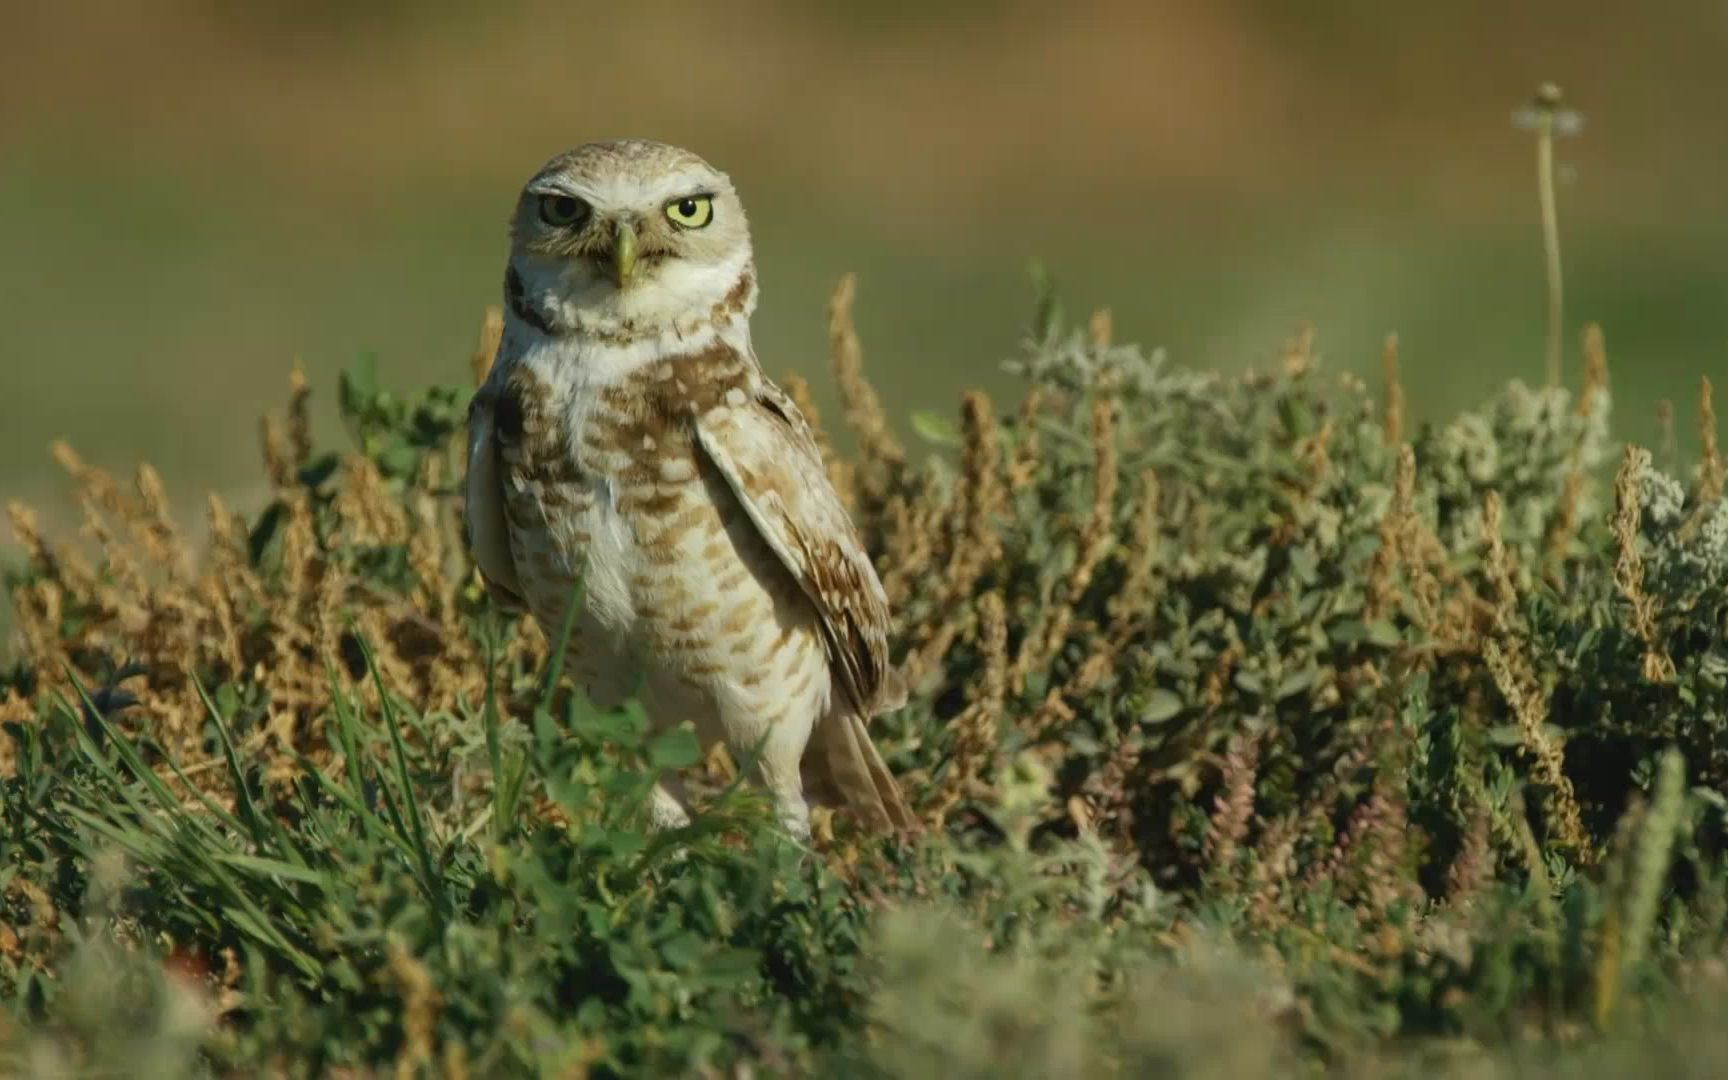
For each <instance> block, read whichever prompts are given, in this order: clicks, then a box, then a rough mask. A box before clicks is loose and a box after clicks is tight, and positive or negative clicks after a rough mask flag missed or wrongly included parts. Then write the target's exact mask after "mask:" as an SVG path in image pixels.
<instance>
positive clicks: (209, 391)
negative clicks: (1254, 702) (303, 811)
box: [0, 0, 1728, 520]
mask: <svg viewBox="0 0 1728 1080" xmlns="http://www.w3.org/2000/svg"><path fill="white" fill-rule="evenodd" d="M1725 57H1728V6H1724V5H1723V4H1722V3H1720V2H1719V0H1695V2H1687V0H1668V2H1659V3H1653V4H1646V5H1641V6H1635V5H1631V4H1627V3H1624V2H1617V0H1574V2H1570V3H1560V2H1550V0H1532V2H1526V3H1522V4H1517V5H1507V4H1504V3H1499V2H1492V3H1491V2H1488V0H1455V2H1453V3H1449V4H1443V5H1442V4H1414V3H1404V4H1385V3H1376V2H1370V0H1308V2H1306V3H1303V4H1291V3H1276V2H1273V0H1186V2H1179V3H1178V2H1165V3H1092V4H1086V3H1069V4H1054V3H1049V2H1025V3H992V2H988V0H968V2H963V3H957V4H949V5H931V4H913V3H905V2H899V0H895V2H875V3H869V4H862V3H860V4H840V3H833V2H829V3H791V2H781V3H773V2H755V3H753V2H748V0H745V2H728V3H725V4H712V3H708V4H698V3H690V4H676V5H674V4H655V3H642V2H636V0H632V2H630V3H611V4H584V3H571V2H562V3H534V2H507V0H501V2H496V3H492V4H488V5H463V4H457V3H454V2H441V3H422V4H411V3H408V2H406V0H399V2H395V3H372V4H346V3H340V2H337V0H320V2H299V3H291V2H288V0H275V2H265V0H258V2H252V3H243V2H238V0H156V2H144V0H130V2H126V0H113V2H107V3H99V2H89V0H85V2H77V3H64V4H58V5H50V4H24V3H21V2H18V0H7V2H5V3H3V4H0V320H3V324H4V337H3V339H0V340H3V341H4V346H3V347H4V349H5V356H4V360H3V362H0V407H3V411H0V498H12V497H22V498H25V499H28V500H30V501H33V502H36V503H38V504H40V505H42V507H43V508H44V510H45V511H46V512H47V513H48V514H49V516H50V517H51V518H54V519H61V520H69V517H68V508H67V506H66V504H65V502H64V495H63V484H62V481H61V478H60V477H59V475H58V474H57V472H56V471H55V470H54V468H53V466H52V464H51V462H50V461H49V458H48V455H47V452H46V445H47V443H48V441H49V440H50V439H52V438H57V437H59V438H65V439H68V440H70V441H71V442H72V443H73V444H74V445H75V446H77V447H78V448H79V449H80V450H81V451H82V452H84V453H85V454H86V455H87V456H88V457H90V458H91V459H93V460H95V461H97V462H99V463H103V464H107V465H111V466H115V467H122V468H125V467H129V466H130V464H131V463H133V462H135V461H137V460H138V459H149V460H151V461H153V462H155V463H156V464H157V465H158V466H159V467H161V468H162V469H163V471H164V473H165V474H166V476H167V479H168V482H169V485H170V488H171V489H172V490H173V492H174V494H175V496H176V497H177V499H178V500H179V501H180V503H181V505H182V506H183V507H185V508H186V510H187V511H188V512H192V511H194V508H196V507H197V506H198V505H199V504H200V502H201V493H202V492H203V491H205V490H208V489H214V490H218V491H221V492H223V493H225V494H226V495H227V496H228V497H229V498H231V499H233V500H234V501H235V502H236V503H237V504H238V505H239V506H240V507H242V508H245V509H247V510H251V509H255V507H256V501H257V498H258V494H259V493H258V490H257V486H256V485H257V480H258V477H259V475H260V474H259V469H258V467H257V465H256V461H257V454H256V450H255V445H256V422H257V416H258V414H259V413H260V412H261V411H263V410H265V409H266V408H273V407H276V406H278V405H279V403H280V402H281V400H282V399H283V390H284V387H285V385H286V376H287V373H288V370H289V366H290V364H291V362H292V361H293V360H294V358H295V357H301V358H303V359H304V361H305V364H306V367H307V369H308V371H309V372H310V373H311V374H312V376H313V379H314V385H315V387H317V388H318V389H319V391H321V392H320V394H319V396H318V397H317V398H316V399H315V400H316V401H317V402H318V404H319V410H320V417H321V420H320V422H321V423H323V424H324V425H326V428H327V430H333V429H334V421H333V417H332V416H331V413H332V412H333V406H332V399H333V397H334V394H333V390H334V379H335V373H336V372H337V371H338V370H339V369H340V368H341V367H342V366H343V365H344V364H346V363H348V362H349V361H351V360H352V359H353V358H354V357H355V356H356V355H357V354H358V353H359V352H360V351H362V350H371V351H376V352H377V353H378V354H379V355H380V358H381V366H382V370H383V371H384V373H385V376H386V377H387V378H388V379H389V380H391V381H392V382H394V383H399V384H403V385H407V384H418V383H424V382H429V381H455V380H461V379H464V378H466V373H467V355H468V352H469V350H470V348H471V346H472V342H473V340H474V337H475V332H476V327H477V323H478V319H479V315H480V312H481V310H482V308H483V306H484V305H486V304H488V303H491V302H494V301H495V300H496V298H497V296H498V293H499V284H500V277H501V272H502V258H503V253H504V244H505V238H504V223H505V215H506V214H507V212H508V211H509V209H510V207H511V205H512V202H513V200H514V198H515V194H516V190H517V187H518V186H519V185H520V183H521V182H522V181H523V180H524V179H525V178H526V177H527V176H528V175H529V174H531V173H532V172H533V171H534V170H535V169H536V168H537V167H538V166H539V165H540V164H541V163H542V162H543V161H544V160H545V159H546V158H548V157H550V156H551V155H552V154H553V153H555V152H557V151H559V150H561V149H563V148H564V147H566V146H569V145H572V144H575V143H579V142H582V141H585V140H588V139H593V138H600V137H608V136H616V135H643V136H650V137H655V138H660V139H664V140H667V141H671V142H676V143H680V144H683V145H686V146H689V147H691V148H693V149H695V150H697V151H698V152H700V153H702V154H703V155H705V156H706V157H708V158H709V159H710V160H711V161H713V162H715V163H716V164H718V165H719V166H721V167H722V168H724V169H727V170H728V171H729V172H731V173H732V175H733V177H734V179H735V180H736V181H737V183H738V184H739V186H740V187H741V189H742V191H743V193H744V196H745V199H746V203H747V205H748V207H749V208H750V211H751V216H752V222H753V226H754V229H755V234H756V240H757V250H758V255H759V262H760V267H761V276H762V280H763V284H764V300H763V304H762V307H761V310H760V313H759V315H758V317H757V328H758V348H759V352H760V353H761V355H762V357H763V360H764V363H765V364H766V366H767V367H768V368H769V370H770V372H771V373H774V374H779V373H781V372H783V371H785V370H788V369H799V370H803V371H806V372H811V373H813V374H815V375H816V376H817V380H816V381H817V385H818V390H819V393H820V394H821V395H823V396H822V398H821V399H820V400H822V401H824V402H828V403H831V402H832V396H831V392H830V388H829V386H828V384H827V381H826V377H825V362H826V359H825V345H824V316H823V302H824V298H825V296H826V294H827V292H828V291H829V289H830V288H831V286H832V285H833V283H834V281H835V279H836V278H837V277H838V276H839V275H840V274H841V273H842V272H844V271H847V270H856V271H858V272H859V274H860V275H861V280H860V294H859V310H858V314H859V321H860V329H861V332H862V334H863V336H864V341H865V347H866V352H867V360H868V363H869V366H870V369H871V371H872V372H873V374H874V375H875V377H876V379H877V380H878V382H879V383H880V385H881V387H882V389H883V391H884V394H885V396H886V398H887V399H888V401H889V403H890V404H891V405H892V406H893V407H894V408H895V409H896V410H897V411H898V412H899V413H900V414H902V415H904V414H905V413H906V412H908V411H910V410H912V409H914V408H926V407H929V408H946V407H948V406H950V405H951V404H952V403H953V402H954V401H955V400H956V398H957V395H958V394H959V392H960V391H961V390H962V389H963V388H965V387H969V386H974V385H985V386H990V387H1005V386H1006V385H1007V380H1006V379H1005V378H1004V377H1003V376H1001V375H1000V374H999V371H998V367H999V362H1000V361H1001V360H1002V359H1003V358H1005V357H1007V356H1009V355H1011V354H1012V353H1013V351H1014V349H1015V347H1016V344H1017V340H1018V337H1019V335H1020V333H1021V330H1022V328H1023V327H1024V325H1025V322H1026V318H1027V315H1028V314H1029V312H1030V307H1031V302H1030V292H1029V286H1028V283H1027V277H1026V269H1025V268H1026V263H1027V260H1028V258H1029V257H1032V256H1038V257H1041V258H1042V259H1043V260H1044V261H1045V263H1046V264H1047V265H1048V267H1049V268H1050V270H1051V272H1052V273H1053V275H1054V276H1055V278H1056V279H1057V281H1058V283H1059V285H1060V287H1061V289H1062V292H1063V295H1064V298H1065V300H1066V301H1067V304H1068V306H1069V308H1070V310H1071V311H1074V312H1075V313H1077V314H1084V312H1085V310H1086V309H1087V308H1089V307H1092V306H1109V307H1111V308H1112V309H1113V310H1114V312H1115V315H1116V324H1117V327H1118V332H1119V335H1120V336H1122V337H1125V338H1132V339H1134V340H1139V341H1142V342H1144V343H1146V344H1148V345H1163V346H1166V347H1168V349H1169V350H1170V352H1171V354H1172V356H1173V357H1174V358H1175V359H1176V360H1178V361H1179V362H1183V363H1188V364H1196V365H1213V366H1224V367H1241V366H1244V365H1247V364H1253V363H1265V362H1267V361H1269V360H1270V359H1272V358H1274V357H1275V356H1276V355H1277V354H1278V352H1279V350H1280V348H1281V345H1282V343H1283V341H1284V340H1285V339H1286V338H1288V337H1289V336H1291V335H1292V333H1293V332H1294V331H1295V329H1296V327H1297V326H1298V324H1299V323H1301V322H1302V321H1303V320H1310V321H1312V322H1313V323H1315V324H1316V325H1317V327H1318V329H1319V344H1320V348H1321V351H1322V353H1323V354H1324V355H1325V356H1326V358H1327V361H1328V362H1329V363H1331V364H1333V365H1335V366H1348V367H1352V368H1356V369H1359V370H1362V371H1364V372H1366V373H1370V374H1371V375H1372V377H1373V378H1375V379H1376V380H1377V377H1378V376H1377V371H1378V354H1379V343H1380V340H1381V338H1382V337H1383V335H1384V334H1385V333H1387V332H1388V331H1393V330H1396V331H1398V332H1399V334H1400V336H1401V338H1402V342H1403V357H1404V365H1405V371H1406V379H1407V384H1408V387H1409V390H1410V396H1411V399H1412V407H1413V408H1414V409H1415V410H1416V411H1417V412H1418V414H1419V415H1421V416H1423V417H1429V418H1435V417H1441V416H1444V415H1446V414H1448V413H1451V412H1453V411H1455V410H1457V409H1458V408H1461V407H1464V406H1467V405H1469V404H1472V403H1474V402H1476V401H1478V400H1480V399H1482V398H1483V397H1484V396H1485V395H1487V394H1488V393H1490V392H1491V390H1492V389H1493V388H1494V387H1495V386H1496V385H1497V384H1498V383H1499V382H1501V381H1502V380H1503V379H1504V378H1505V377H1507V376H1509V375H1515V374H1516V375H1522V376H1524V377H1526V378H1529V379H1532V380H1536V379H1539V378H1540V377H1541V364H1542V335H1543V278H1542V260H1541V241H1540V233H1539V231H1538V224H1537V222H1538V218H1537V203H1536V195H1535V179H1534V172H1535V170H1534V158H1535V153H1534V142H1533V138H1532V137H1531V135H1530V134H1529V133H1527V132H1524V131H1519V130H1516V129H1515V128H1514V127H1513V125H1512V122H1511V113H1512V111H1513V110H1514V109H1515V108H1516V107H1517V106H1519V105H1520V104H1521V103H1522V102H1523V101H1524V100H1525V99H1527V98H1528V97H1529V95H1530V93H1531V91H1532V90H1533V89H1534V87H1535V86H1536V84H1537V83H1538V82H1540V81H1542V80H1548V79H1551V80H1554V81H1556V82H1559V83H1560V84H1561V85H1562V86H1564V87H1565V89H1566V91H1567V94H1568V101H1569V102H1570V103H1571V104H1573V105H1575V106H1576V107H1577V108H1579V109H1580V110H1581V111H1582V112H1583V113H1584V114H1585V117H1586V119H1587V121H1588V126H1587V128H1586V130H1585V132H1584V134H1583V135H1582V136H1581V137H1579V138H1574V139H1569V140H1566V141H1565V142H1563V143H1562V144H1561V149H1560V154H1561V161H1562V163H1563V165H1564V168H1565V172H1566V174H1567V176H1568V177H1569V180H1568V182H1566V183H1564V184H1563V185H1562V187H1561V190H1560V201H1561V215H1562V224H1563V232H1564V238H1565V263H1566V284H1567V290H1568V291H1567V301H1568V307H1567V322H1568V361H1569V368H1570V369H1571V370H1573V371H1575V370H1576V364H1577V353H1578V350H1577V344H1576V343H1577V337H1578V330H1579V328H1580V327H1581V326H1582V324H1583V323H1584V322H1585V321H1587V320H1596V321H1600V322H1601V323H1602V324H1603V325H1604V327H1605V330H1606V332H1607V337H1608V343H1609V348H1610V354H1611V359H1612V364H1613V371H1614V378H1615V389H1616V393H1617V407H1618V408H1619V409H1620V410H1621V417H1620V423H1621V426H1620V431H1621V432H1622V433H1623V434H1625V435H1627V436H1629V437H1635V438H1640V439H1643V440H1645V441H1655V439H1656V437H1657V435H1656V431H1657V427H1656V422H1655V419H1654V417H1655V411H1656V403H1657V402H1658V401H1659V400H1661V399H1672V400H1673V401H1674V403H1675V405H1676V408H1677V411H1678V415H1679V417H1680V428H1681V435H1682V439H1683V440H1686V441H1688V442H1689V441H1691V439H1692V421H1691V419H1690V418H1691V416H1692V411H1693V408H1694V404H1693V403H1694V401H1695V396H1696V386H1697V377H1698V376H1699V375H1700V374H1705V373H1710V372H1716V373H1718V374H1728V309H1725V307H1724V301H1725V300H1728V273H1725V272H1724V269H1723V262H1724V258H1723V253H1724V251H1725V250H1728V248H1725V241H1728V183H1725V182H1724V180H1725V178H1728V125H1724V124H1723V122H1722V120H1721V108H1722V104H1723V102H1724V101H1725V100H1728V75H1725V73H1724V68H1725V67H1728V64H1725V61H1724V58H1725ZM1722 381H1724V382H1728V378H1725V379H1723V380H1722Z"/></svg>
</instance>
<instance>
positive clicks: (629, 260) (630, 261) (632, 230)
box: [612, 219, 636, 289]
mask: <svg viewBox="0 0 1728 1080" xmlns="http://www.w3.org/2000/svg"><path fill="white" fill-rule="evenodd" d="M635 276H636V226H635V225H634V224H633V223H631V222H630V221H629V220H627V219H623V220H619V221H618V222H617V223H615V224H614V225H613V226H612V280H613V281H615V282H617V283H618V287H619V288H620V289H622V288H623V287H624V286H626V285H628V284H630V279H631V278H633V277H635Z"/></svg>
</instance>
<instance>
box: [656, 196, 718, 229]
mask: <svg viewBox="0 0 1728 1080" xmlns="http://www.w3.org/2000/svg"><path fill="white" fill-rule="evenodd" d="M666 217H667V219H668V220H670V221H671V222H672V224H674V225H676V226H678V227H679V228H680V229H700V228H701V227H702V226H704V225H706V224H708V223H709V222H710V221H713V220H714V197H713V196H711V195H686V196H685V197H684V198H682V199H674V200H672V201H671V202H669V203H667V204H666Z"/></svg>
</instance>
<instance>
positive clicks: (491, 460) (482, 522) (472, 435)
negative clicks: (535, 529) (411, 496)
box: [463, 383, 524, 610]
mask: <svg viewBox="0 0 1728 1080" xmlns="http://www.w3.org/2000/svg"><path fill="white" fill-rule="evenodd" d="M496 401H497V395H496V392H495V391H494V389H493V384H492V383H487V384H486V385H485V386H483V387H481V388H480V390H479V392H478V393H476V394H475V395H474V401H473V403H472V404H470V405H469V406H468V486H467V491H466V493H465V497H464V500H463V516H464V517H465V518H466V519H467V525H468V547H469V549H470V550H471V551H473V553H474V561H475V563H476V564H478V565H479V567H480V576H481V578H482V579H483V580H484V581H485V582H486V588H487V590H488V591H489V592H490V593H491V594H492V598H493V599H494V600H496V601H497V602H498V603H499V605H500V606H501V607H504V608H507V609H516V610H520V609H521V608H522V607H523V606H524V604H523V600H522V596H523V593H522V583H521V581H520V580H519V579H518V577H517V575H516V557H515V556H514V555H513V554H511V551H510V525H509V523H508V522H507V521H506V520H505V518H504V473H503V469H502V467H501V463H500V461H499V449H498V428H497V419H496V416H495V414H494V411H493V410H494V406H495V404H496Z"/></svg>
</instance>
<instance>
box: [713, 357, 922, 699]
mask: <svg viewBox="0 0 1728 1080" xmlns="http://www.w3.org/2000/svg"><path fill="white" fill-rule="evenodd" d="M696 438H697V442H698V444H699V445H700V447H701V449H702V452H703V454H704V455H706V457H707V458H708V460H709V461H711V462H712V463H713V465H714V467H715V468H716V469H717V470H719V472H720V475H721V476H723V477H724V478H725V480H726V483H727V486H729V487H730V488H731V489H732V493H733V494H734V495H735V496H737V498H738V502H739V503H740V504H741V505H742V506H743V507H744V512H745V513H746V514H747V515H748V516H749V518H750V521H751V523H752V524H754V525H755V526H756V530H757V532H759V533H760V534H761V535H762V538H763V539H764V540H765V541H767V543H768V546H769V547H770V548H771V549H773V551H774V554H775V555H777V556H778V557H779V559H780V562H781V563H782V564H784V565H785V567H786V569H787V570H788V571H790V572H791V574H792V576H793V578H794V579H796V580H797V582H798V584H799V586H800V587H801V588H802V589H803V590H804V594H805V595H806V596H808V597H809V598H810V602H811V603H812V604H814V605H815V607H816V612H817V614H818V616H819V617H820V619H821V624H822V634H823V638H824V641H825V644H826V646H827V651H828V659H829V663H830V664H831V665H832V666H833V669H834V672H835V674H836V676H837V685H838V686H839V687H840V689H841V690H842V691H843V692H844V693H845V694H846V696H847V698H848V699H849V701H850V704H851V705H852V707H853V709H854V710H855V711H856V713H857V715H859V716H861V717H868V716H875V715H877V714H879V713H884V712H889V711H892V710H894V709H897V708H899V707H900V706H901V705H903V704H905V702H906V684H905V682H904V681H903V680H902V679H901V678H900V675H899V673H898V672H896V671H895V670H894V669H893V668H892V666H891V665H890V663H889V659H888V631H889V614H888V597H887V595H886V594H885V593H884V592H883V591H882V582H881V580H880V579H878V578H877V576H876V570H875V568H874V567H872V566H871V565H870V557H869V556H868V555H867V554H865V551H864V544H863V541H862V540H861V539H860V538H859V535H858V530H857V529H856V528H855V527H854V526H853V524H852V519H851V518H850V517H848V516H847V514H846V508H845V507H844V506H842V505H841V503H840V496H839V495H838V494H837V493H836V492H835V490H834V487H833V485H832V484H830V483H829V482H828V473H827V471H826V470H825V469H824V468H823V467H822V454H821V451H820V450H819V449H817V446H816V440H815V438H814V437H813V436H812V435H811V433H810V425H809V424H808V423H807V422H806V421H805V419H804V416H803V414H801V413H800V412H799V411H798V407H797V406H796V405H794V404H793V403H792V399H791V398H789V397H787V396H786V394H785V393H784V392H782V391H781V389H780V388H779V387H777V386H775V385H774V384H773V383H771V382H769V381H768V380H766V379H761V380H759V381H758V383H757V385H756V386H755V388H754V390H753V391H752V392H751V393H749V394H747V395H746V396H745V398H744V399H743V400H742V401H738V400H737V398H736V394H734V397H733V399H732V401H731V402H730V403H729V404H726V405H721V406H719V407H717V408H714V409H712V410H710V411H708V412H707V413H705V414H703V415H701V416H698V417H697V418H696Z"/></svg>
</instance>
